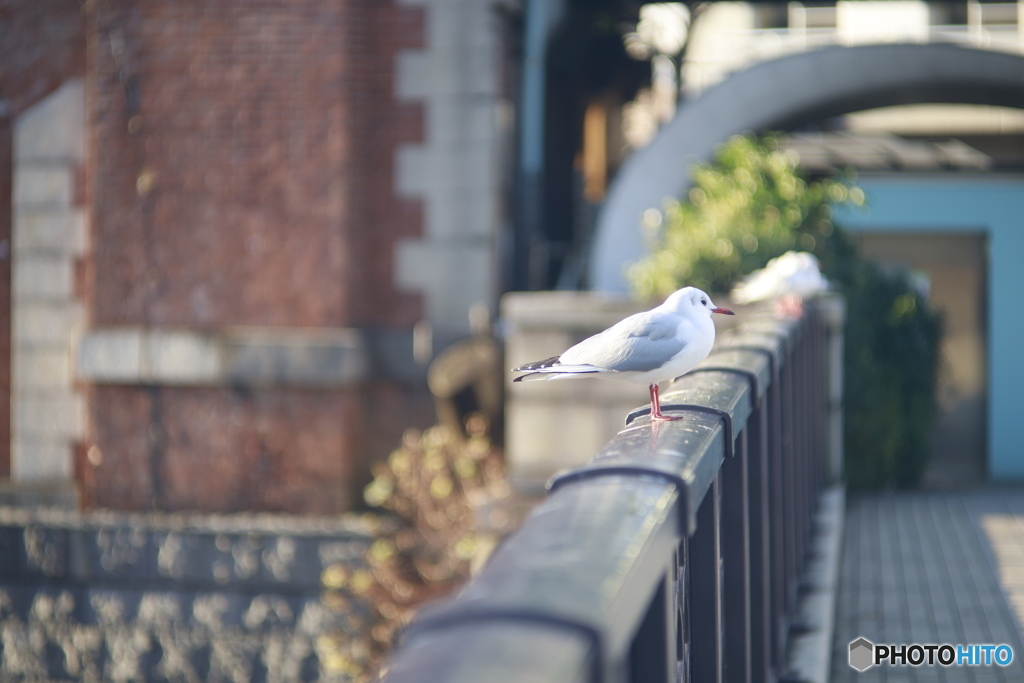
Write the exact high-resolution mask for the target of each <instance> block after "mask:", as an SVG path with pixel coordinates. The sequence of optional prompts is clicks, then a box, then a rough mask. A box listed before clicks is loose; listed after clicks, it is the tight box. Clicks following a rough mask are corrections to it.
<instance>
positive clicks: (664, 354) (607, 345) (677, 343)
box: [512, 287, 733, 420]
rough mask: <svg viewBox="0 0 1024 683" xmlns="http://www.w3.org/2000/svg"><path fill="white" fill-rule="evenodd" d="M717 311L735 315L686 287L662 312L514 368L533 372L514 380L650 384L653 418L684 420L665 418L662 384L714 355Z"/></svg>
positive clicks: (636, 318)
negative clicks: (591, 379)
mask: <svg viewBox="0 0 1024 683" xmlns="http://www.w3.org/2000/svg"><path fill="white" fill-rule="evenodd" d="M712 313H723V314H725V315H733V312H732V311H730V310H729V309H727V308H719V307H717V306H715V304H714V303H713V302H712V301H711V297H709V296H708V295H707V294H705V293H704V292H702V291H700V290H699V289H696V288H695V287H684V288H683V289H680V290H677V291H675V292H673V293H672V294H671V296H669V297H668V299H666V300H665V303H663V304H662V305H660V306H658V307H657V308H654V309H651V310H650V311H646V312H644V313H637V314H635V315H631V316H629V317H628V318H626V319H625V320H622V321H620V322H618V323H616V324H615V325H613V326H611V327H609V328H608V329H607V330H605V331H604V332H601V333H599V334H595V335H594V336H593V337H590V338H588V339H584V340H583V341H581V342H580V343H579V344H577V345H576V346H573V347H572V348H570V349H569V350H568V351H566V352H565V353H563V354H562V355H560V356H554V357H553V358H548V359H546V360H541V361H536V362H533V363H527V364H526V365H520V366H519V367H517V368H513V369H512V372H525V373H528V374H525V375H521V376H519V377H516V378H515V379H514V380H512V381H513V382H522V381H524V380H525V381H535V380H552V379H564V378H570V377H586V376H590V375H594V376H596V377H605V378H607V379H615V380H620V381H624V382H633V383H636V384H647V385H648V387H649V389H650V392H651V419H652V420H678V419H679V418H678V417H670V416H668V415H663V414H662V412H661V401H660V399H659V396H658V382H663V381H665V380H669V379H674V378H676V377H679V376H680V375H685V374H686V373H687V372H689V371H690V370H692V369H693V368H694V367H696V365H697V364H698V363H700V362H701V361H702V360H704V359H705V358H707V356H708V354H709V353H711V347H712V346H713V345H714V343H715V324H714V322H712V320H711V314H712Z"/></svg>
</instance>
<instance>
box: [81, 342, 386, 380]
mask: <svg viewBox="0 0 1024 683" xmlns="http://www.w3.org/2000/svg"><path fill="white" fill-rule="evenodd" d="M77 374H78V377H79V378H80V379H83V380H85V381H88V382H94V383H97V384H163V385H173V386H224V385H229V386H288V387H307V388H321V389H331V388H340V387H348V386H351V385H353V384H355V383H357V382H360V381H362V380H364V379H366V378H367V377H368V376H369V374H370V360H369V354H368V352H367V349H366V345H365V342H364V340H363V337H362V335H361V334H360V333H359V331H357V330H350V329H332V330H309V329H280V328H232V329H228V330H224V331H218V332H197V331H194V330H180V329H179V330H175V329H154V328H149V329H147V328H142V327H125V328H111V329H95V330H91V331H89V332H87V333H86V334H85V335H84V337H83V338H82V341H81V344H80V345H79V348H78V359H77Z"/></svg>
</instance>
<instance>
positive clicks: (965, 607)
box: [832, 489, 1024, 683]
mask: <svg viewBox="0 0 1024 683" xmlns="http://www.w3.org/2000/svg"><path fill="white" fill-rule="evenodd" d="M1020 624H1024V489H1006V490H1003V489H986V490H981V491H977V492H941V493H939V492H935V493H931V492H929V493H890V494H878V495H870V496H858V495H851V496H850V497H849V499H848V504H847V516H846V536H845V539H844V546H843V560H842V571H841V578H840V584H839V593H838V595H837V599H836V624H835V645H834V649H833V655H832V681H833V683H847V682H849V683H867V682H869V681H871V682H874V681H885V682H886V683H892V682H896V681H907V682H912V681H921V682H929V683H930V682H933V681H950V682H957V683H959V682H960V681H964V682H968V683H970V682H977V683H983V682H984V683H987V682H988V681H1006V682H1007V683H1010V682H1012V681H1024V646H1022V639H1021V632H1022V629H1021V628H1020V627H1019V625H1020ZM860 636H863V637H865V638H867V639H868V640H869V641H871V642H873V643H886V644H902V643H922V644H928V643H938V644H943V643H949V644H952V645H957V644H986V643H992V644H997V645H998V644H1007V645H1009V646H1010V647H1012V648H1013V651H1014V658H1013V661H1012V663H1011V664H1010V665H1009V666H1005V667H1000V666H988V667H984V666H977V667H972V666H950V667H943V666H918V667H913V666H893V667H890V666H873V667H871V668H869V669H867V670H866V671H864V672H863V673H859V672H857V671H855V670H854V669H852V668H851V667H850V666H849V664H848V653H849V644H850V642H851V641H853V640H855V639H856V638H858V637H860Z"/></svg>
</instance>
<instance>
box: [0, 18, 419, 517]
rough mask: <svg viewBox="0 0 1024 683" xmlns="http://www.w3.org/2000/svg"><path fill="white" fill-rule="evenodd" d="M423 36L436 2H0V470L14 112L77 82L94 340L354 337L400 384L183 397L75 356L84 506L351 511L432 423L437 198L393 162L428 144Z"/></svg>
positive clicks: (81, 288)
mask: <svg viewBox="0 0 1024 683" xmlns="http://www.w3.org/2000/svg"><path fill="white" fill-rule="evenodd" d="M424 31H425V16H424V11H423V9H422V8H418V7H412V6H409V5H408V4H407V3H397V2H393V1H382V0H259V1H257V2H245V1H243V0H221V1H218V2H209V3H181V2H176V1H175V0H126V1H117V2H115V1H113V0H90V1H88V2H82V3H78V2H69V1H67V0H43V1H40V0H7V1H6V2H3V1H2V0H0V96H2V97H3V98H4V100H3V102H2V103H0V104H2V109H0V477H3V476H6V475H9V473H10V453H9V443H10V414H11V409H10V405H9V401H10V396H11V379H10V358H11V350H10V339H11V295H10V280H11V275H10V265H11V264H10V256H9V254H10V253H11V247H10V239H11V214H12V211H11V190H10V188H11V177H12V175H13V174H14V170H13V165H12V150H11V147H12V141H11V122H12V121H14V120H16V119H17V117H18V116H19V115H20V114H22V112H24V111H25V110H26V109H27V108H28V107H30V106H32V105H33V104H36V103H38V102H40V101H41V100H42V99H43V98H44V97H46V96H47V95H49V94H50V93H52V92H54V91H55V90H56V89H57V88H59V87H60V86H61V85H62V84H64V83H67V82H68V80H69V79H72V78H76V77H84V79H85V101H86V106H87V111H86V123H85V128H86V130H85V134H86V140H87V142H86V161H85V166H84V168H83V169H82V170H81V172H80V173H79V174H78V176H77V177H76V180H75V186H74V188H73V196H74V201H75V202H76V204H80V203H82V202H84V203H85V205H86V206H87V207H88V221H87V223H88V233H89V239H88V242H87V251H86V256H85V258H84V259H81V260H79V261H77V262H76V264H75V268H74V274H73V284H74V295H75V296H76V297H79V298H81V299H82V301H83V303H84V309H85V321H84V324H85V325H86V326H87V328H88V329H89V330H98V331H100V332H103V331H104V330H140V329H145V330H156V331H158V332H159V331H160V330H168V331H170V333H171V334H174V331H175V330H188V331H193V332H199V333H202V334H214V335H216V334H219V331H222V330H238V329H247V328H248V327H249V326H253V327H257V328H263V329H268V328H269V329H283V330H291V331H293V332H294V331H295V330H299V331H301V330H306V329H322V328H327V329H332V330H337V329H343V328H356V329H359V330H364V331H366V334H367V339H368V340H369V342H368V344H369V347H370V348H369V349H368V353H369V355H370V356H372V358H373V370H374V372H377V371H380V370H381V369H382V368H383V369H384V370H385V372H384V373H383V374H384V375H387V376H389V377H390V379H388V378H387V377H381V376H380V373H378V375H377V376H374V375H373V373H371V375H370V379H371V381H369V382H367V381H365V380H358V381H356V382H355V383H351V382H350V383H348V384H345V385H344V386H334V387H330V388H327V389H323V388H321V389H318V388H311V387H309V386H293V385H289V384H288V383H287V382H285V383H283V384H282V383H277V384H275V383H272V382H271V383H269V384H267V383H264V384H260V383H258V382H257V383H256V384H245V383H242V384H238V385H235V384H233V383H232V382H230V381H225V382H220V383H219V384H218V383H216V382H215V383H213V384H212V385H202V384H201V383H200V384H198V385H193V386H178V385H173V383H171V385H167V384H166V383H163V382H161V381H156V382H153V381H146V380H144V379H142V378H141V376H140V378H139V379H137V380H136V381H120V380H118V381H107V380H102V379H101V380H95V379H92V378H90V377H88V376H85V375H82V374H81V367H78V368H74V367H72V368H71V369H68V370H67V372H70V373H76V374H75V375H74V377H77V378H78V384H77V386H76V391H79V392H81V395H82V396H84V397H85V404H86V405H87V410H86V413H87V414H86V419H85V422H86V424H85V432H86V436H85V438H83V439H82V440H81V442H79V443H77V444H74V447H73V449H72V451H73V454H74V455H73V460H74V462H73V467H74V473H75V477H76V479H77V480H78V481H79V485H80V490H81V493H82V494H83V498H84V501H85V502H86V504H87V505H90V506H99V507H115V508H124V509H147V508H151V507H153V506H156V507H158V508H164V509H204V510H237V509H250V510H285V511H294V512H320V513H327V512H335V511H338V510H341V509H345V508H347V507H348V506H350V505H351V504H352V502H353V493H354V492H355V491H356V490H357V489H358V487H359V485H360V484H361V483H362V482H363V480H365V478H366V467H365V462H364V460H363V459H364V458H365V457H366V455H367V454H370V455H371V456H372V455H373V454H386V453H387V452H388V451H389V450H390V449H391V448H393V447H394V445H395V444H396V443H398V439H399V438H400V435H401V432H402V430H403V429H404V428H406V427H408V426H425V424H426V423H429V422H431V421H432V418H433V415H432V409H431V406H430V402H429V397H428V396H427V395H426V393H425V390H424V389H423V387H422V384H421V385H419V388H410V385H409V383H408V380H409V378H410V377H411V376H415V375H417V373H419V374H422V368H419V369H417V368H412V373H411V374H410V363H411V327H412V325H413V324H414V323H415V322H416V321H418V320H419V319H421V318H422V317H423V316H424V304H423V301H422V296H421V295H420V294H419V293H415V292H408V291H399V289H398V288H397V287H396V286H395V284H394V283H395V282H396V277H395V273H394V264H395V245H396V243H397V242H398V241H399V240H401V239H408V238H415V237H417V236H418V235H420V234H421V232H422V226H423V208H422V201H421V200H420V199H419V198H409V197H399V196H396V193H395V191H394V189H393V188H394V187H395V185H396V183H395V171H394V163H395V157H396V150H397V149H398V148H399V146H401V145H405V144H410V143H417V142H419V141H421V140H422V139H423V136H424V109H423V105H422V104H421V103H415V102H407V101H398V100H397V99H396V96H395V90H396V86H395V83H394V72H395V61H396V55H397V54H398V53H399V52H400V51H402V50H410V49H418V48H421V47H422V46H423V42H424ZM101 337H102V335H101ZM104 338H105V337H104ZM381 340H383V343H382V344H380V345H379V346H378V345H377V342H380V341H381ZM72 341H73V340H72ZM314 341H315V340H314ZM71 344H72V342H71V341H69V347H68V348H69V350H70V352H72V353H74V352H76V351H77V350H76V348H73V346H72V345H71ZM314 346H315V343H314ZM120 350H121V349H114V351H115V352H120ZM116 355H117V353H115V356H116ZM407 356H408V359H406V357H407ZM396 359H398V360H396ZM78 360H79V362H81V359H80V358H79V359H78ZM107 360H109V356H108V357H107ZM396 367H397V368H399V371H398V372H397V375H396V373H394V372H391V370H394V369H395V368H396ZM389 373H390V374H389ZM395 377H402V378H404V380H403V381H400V380H396V379H395ZM58 469H59V468H58ZM65 469H68V468H67V467H65Z"/></svg>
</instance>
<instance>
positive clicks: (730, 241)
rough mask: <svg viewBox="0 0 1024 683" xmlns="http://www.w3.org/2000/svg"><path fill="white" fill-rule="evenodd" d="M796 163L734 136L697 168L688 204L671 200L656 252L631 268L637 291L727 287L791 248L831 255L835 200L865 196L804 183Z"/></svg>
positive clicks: (831, 183) (833, 185)
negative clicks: (712, 160) (684, 286)
mask: <svg viewBox="0 0 1024 683" xmlns="http://www.w3.org/2000/svg"><path fill="white" fill-rule="evenodd" d="M796 162H797V160H796V158H795V157H794V156H792V155H789V154H786V153H785V152H782V151H779V150H778V149H776V145H775V139H774V138H765V139H764V140H756V139H753V138H748V137H740V136H737V137H734V138H733V139H732V140H730V141H729V142H728V143H727V144H725V145H723V146H722V147H721V149H720V151H719V156H718V160H717V163H716V164H715V165H701V166H698V167H697V169H696V170H695V171H694V173H693V181H694V182H693V187H692V189H691V190H690V193H689V197H688V201H686V202H680V201H669V202H667V203H666V205H665V207H664V208H665V210H664V213H663V217H662V218H661V219H660V221H659V220H655V221H654V223H655V224H656V225H654V226H653V227H658V228H661V233H660V239H659V242H658V245H657V249H656V250H655V251H654V252H653V253H652V254H651V255H650V256H649V257H648V258H646V259H644V260H642V261H640V262H639V263H636V264H634V265H633V266H632V267H631V268H630V270H629V277H630V280H631V281H632V283H633V287H634V290H635V291H636V293H637V294H638V295H639V296H641V297H643V298H651V297H654V296H667V295H668V294H669V293H671V292H672V291H674V290H676V289H678V287H679V285H678V283H680V282H685V283H687V284H689V285H692V286H694V287H699V288H701V289H704V290H706V291H709V292H724V291H728V289H729V287H730V286H731V285H732V284H733V283H734V282H735V281H736V280H737V279H738V278H739V277H740V276H741V275H744V274H746V273H749V272H751V271H753V270H756V269H758V268H761V267H763V266H764V265H765V264H766V263H767V262H768V261H769V260H770V259H772V258H774V257H776V256H779V255H781V254H783V253H785V252H787V251H789V250H791V249H798V250H803V251H811V252H814V253H815V254H817V255H818V256H819V258H825V260H831V251H830V249H831V245H830V244H829V238H830V237H831V236H832V233H833V226H832V222H831V220H830V219H831V216H832V208H831V204H832V203H845V202H852V203H856V204H859V203H862V202H863V201H864V194H863V192H862V191H861V190H860V189H858V188H853V187H850V186H848V185H847V184H845V183H842V182H838V181H835V180H831V179H824V180H819V181H816V182H812V183H807V182H805V181H804V180H803V179H802V178H801V177H800V176H799V175H798V174H797V172H796ZM823 254H825V256H824V257H823Z"/></svg>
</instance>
